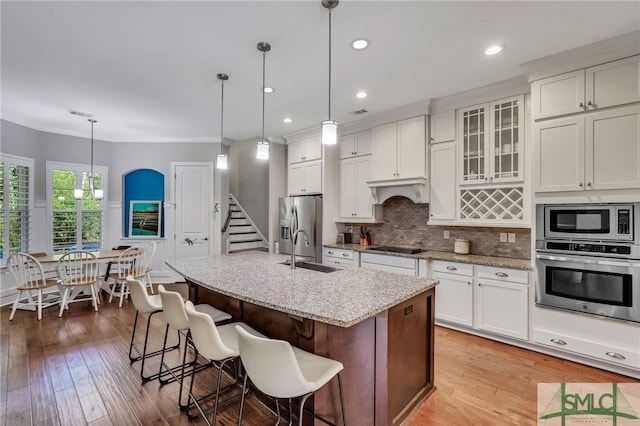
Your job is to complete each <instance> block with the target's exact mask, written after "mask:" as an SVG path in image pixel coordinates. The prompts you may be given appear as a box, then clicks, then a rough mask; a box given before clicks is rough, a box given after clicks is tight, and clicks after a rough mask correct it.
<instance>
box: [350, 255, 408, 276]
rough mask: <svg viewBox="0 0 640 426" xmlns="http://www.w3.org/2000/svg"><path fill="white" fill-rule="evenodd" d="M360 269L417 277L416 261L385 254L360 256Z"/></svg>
mask: <svg viewBox="0 0 640 426" xmlns="http://www.w3.org/2000/svg"><path fill="white" fill-rule="evenodd" d="M360 267H361V268H367V269H373V270H376V271H385V272H394V273H396V274H401V275H411V276H418V259H416V258H410V257H401V256H390V255H385V254H377V253H367V252H363V253H361V254H360Z"/></svg>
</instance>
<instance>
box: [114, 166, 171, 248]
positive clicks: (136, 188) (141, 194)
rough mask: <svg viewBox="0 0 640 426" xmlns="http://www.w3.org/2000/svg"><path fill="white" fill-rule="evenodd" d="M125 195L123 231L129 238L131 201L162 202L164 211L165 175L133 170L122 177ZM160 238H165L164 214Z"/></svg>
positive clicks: (149, 170) (150, 170)
mask: <svg viewBox="0 0 640 426" xmlns="http://www.w3.org/2000/svg"><path fill="white" fill-rule="evenodd" d="M122 185H123V191H122V193H123V194H124V205H123V206H122V207H123V211H124V217H123V218H122V229H123V230H124V232H123V235H124V237H125V238H129V215H130V213H131V212H130V211H129V209H130V208H131V200H134V201H136V200H138V201H160V208H161V209H164V175H163V174H162V173H160V172H158V171H156V170H152V169H137V170H132V171H130V172H129V173H127V174H125V175H124V176H123V177H122ZM160 238H164V214H163V215H161V222H160Z"/></svg>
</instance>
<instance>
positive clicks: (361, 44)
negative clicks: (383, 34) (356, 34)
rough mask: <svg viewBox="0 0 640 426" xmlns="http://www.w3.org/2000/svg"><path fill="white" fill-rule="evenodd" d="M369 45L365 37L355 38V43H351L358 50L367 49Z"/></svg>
mask: <svg viewBox="0 0 640 426" xmlns="http://www.w3.org/2000/svg"><path fill="white" fill-rule="evenodd" d="M367 46H369V42H368V41H367V40H365V39H363V38H361V39H358V40H354V41H353V43H351V47H353V48H354V49H356V50H362V49H366V48H367Z"/></svg>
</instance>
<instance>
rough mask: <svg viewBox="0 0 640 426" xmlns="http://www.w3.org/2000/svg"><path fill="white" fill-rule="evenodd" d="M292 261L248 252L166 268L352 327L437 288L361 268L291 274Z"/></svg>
mask: <svg viewBox="0 0 640 426" xmlns="http://www.w3.org/2000/svg"><path fill="white" fill-rule="evenodd" d="M287 259H288V256H285V255H281V254H271V253H266V252H259V251H248V252H241V253H233V254H226V255H217V256H212V257H209V256H207V257H192V258H187V259H179V260H175V261H166V264H167V265H168V266H169V267H170V268H171V269H173V270H174V271H176V272H177V273H178V274H180V275H182V276H183V277H185V278H187V279H188V280H189V281H192V282H194V283H196V284H199V285H201V286H203V287H205V288H208V289H211V290H213V291H216V292H218V293H221V294H224V295H226V296H229V297H233V298H236V299H239V300H242V301H245V302H249V303H254V304H256V305H259V306H263V307H266V308H270V309H274V310H277V311H280V312H284V313H288V314H292V315H297V316H300V317H302V318H307V319H312V320H316V321H321V322H324V323H327V324H331V325H337V326H340V327H350V326H352V325H354V324H357V323H359V322H361V321H363V320H365V319H367V318H370V317H372V316H374V315H376V314H378V313H380V312H383V311H385V310H387V309H389V308H391V307H393V306H395V305H397V304H399V303H402V302H404V301H405V300H408V299H410V298H411V297H413V296H416V295H418V294H420V293H422V292H424V291H426V290H429V289H431V288H432V287H434V286H435V285H436V281H435V280H431V279H427V278H417V277H408V276H404V275H399V274H394V273H390V272H382V271H373V270H368V269H362V268H354V269H341V270H339V271H336V272H330V273H323V272H316V271H311V270H308V269H302V268H296V269H291V268H290V267H289V266H288V265H281V264H280V263H281V262H283V261H285V260H287Z"/></svg>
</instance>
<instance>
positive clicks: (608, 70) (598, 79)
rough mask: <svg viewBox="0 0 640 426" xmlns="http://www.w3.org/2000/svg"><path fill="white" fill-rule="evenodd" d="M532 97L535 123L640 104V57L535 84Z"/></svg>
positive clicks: (550, 78)
mask: <svg viewBox="0 0 640 426" xmlns="http://www.w3.org/2000/svg"><path fill="white" fill-rule="evenodd" d="M531 95H532V101H531V104H532V116H533V119H534V120H539V119H543V118H550V117H556V116H559V115H566V114H574V113H580V112H587V111H594V110H598V109H601V108H606V107H611V106H616V105H623V104H627V103H632V102H637V101H640V56H632V57H630V58H625V59H621V60H618V61H613V62H608V63H606V64H602V65H598V66H594V67H589V68H585V69H581V70H577V71H572V72H568V73H564V74H560V75H556V76H553V77H548V78H543V79H541V80H537V81H534V82H533V83H532V84H531Z"/></svg>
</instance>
